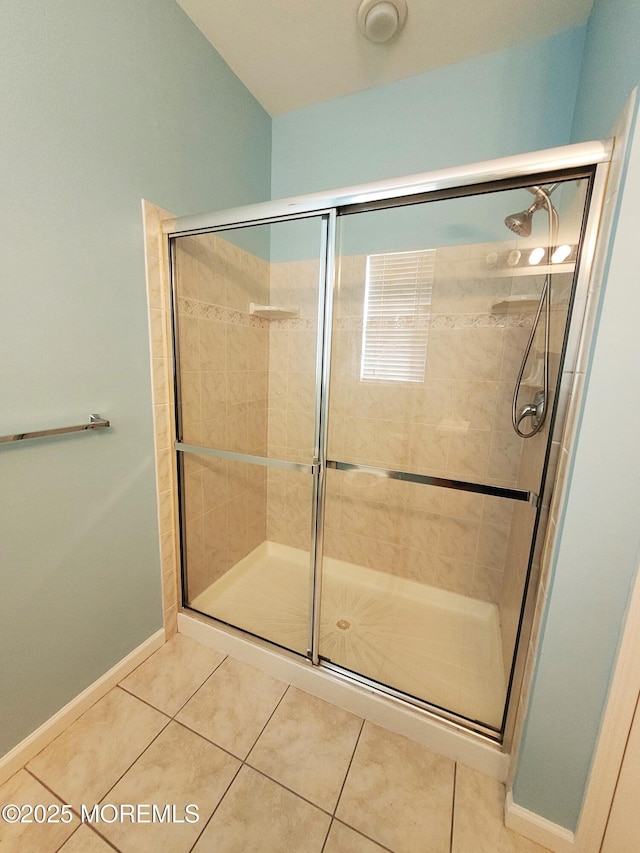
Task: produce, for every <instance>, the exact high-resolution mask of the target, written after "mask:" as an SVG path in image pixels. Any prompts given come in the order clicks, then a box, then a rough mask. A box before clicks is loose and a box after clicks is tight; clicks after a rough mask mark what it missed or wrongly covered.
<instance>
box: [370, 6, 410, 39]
mask: <svg viewBox="0 0 640 853" xmlns="http://www.w3.org/2000/svg"><path fill="white" fill-rule="evenodd" d="M406 18H407V3H406V0H363V2H362V3H361V4H360V8H359V9H358V26H359V27H360V30H361V31H362V33H363V34H364V35H365V36H366V37H367V38H368V39H369V41H373V42H376V43H377V44H384V42H386V41H389V40H390V39H392V38H393V37H394V36H395V34H396V33H397V32H398V31H399V30H401V29H402V26H403V24H404V22H405V20H406Z"/></svg>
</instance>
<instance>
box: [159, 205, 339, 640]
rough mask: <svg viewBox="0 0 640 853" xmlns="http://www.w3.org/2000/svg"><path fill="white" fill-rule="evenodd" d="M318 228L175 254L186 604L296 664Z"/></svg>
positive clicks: (228, 233) (178, 249)
mask: <svg viewBox="0 0 640 853" xmlns="http://www.w3.org/2000/svg"><path fill="white" fill-rule="evenodd" d="M326 224H327V218H326V217H321V216H316V217H311V218H305V219H298V220H294V221H289V222H278V223H270V224H259V225H249V226H247V227H245V228H232V229H228V230H223V231H219V232H216V233H209V234H199V235H194V236H183V237H178V238H176V239H175V240H174V241H173V281H174V286H173V291H174V329H175V339H176V378H177V381H176V397H177V415H178V420H177V435H178V443H177V449H178V463H179V476H180V487H181V531H182V556H183V598H184V602H185V604H186V605H187V606H189V607H191V608H193V609H194V610H197V611H199V612H201V613H204V614H206V615H209V616H212V617H214V618H216V619H218V620H220V621H221V622H224V623H226V624H228V625H231V626H234V627H236V628H240V629H242V630H244V631H247V632H249V633H251V634H254V635H256V636H258V637H261V638H264V639H267V640H270V641H271V642H274V643H277V644H278V645H280V646H283V647H285V648H287V649H290V650H292V651H295V652H299V653H301V654H306V653H307V650H308V648H309V643H310V636H309V635H310V628H309V620H310V609H309V608H310V571H311V566H310V560H311V552H310V545H311V530H312V521H313V518H314V516H315V504H316V492H317V457H318V436H317V427H316V423H317V406H318V404H317V400H318V396H319V391H318V375H319V361H318V359H319V341H320V342H321V336H320V337H319V335H318V326H319V324H318V305H319V301H320V282H321V281H322V282H323V281H324V264H325V262H324V253H325V250H326ZM279 257H282V258H283V259H285V260H281V261H279V260H278V258H279ZM321 316H322V315H321Z"/></svg>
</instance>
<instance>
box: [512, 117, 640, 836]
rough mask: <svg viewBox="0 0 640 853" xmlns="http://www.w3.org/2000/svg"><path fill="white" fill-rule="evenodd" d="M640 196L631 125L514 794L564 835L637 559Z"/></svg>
mask: <svg viewBox="0 0 640 853" xmlns="http://www.w3.org/2000/svg"><path fill="white" fill-rule="evenodd" d="M639 193H640V131H639V129H638V127H636V130H635V134H634V144H633V147H632V149H631V151H630V156H629V162H628V170H627V174H626V180H625V187H624V191H623V192H622V195H621V198H620V199H618V200H617V203H618V216H617V227H616V231H615V238H614V240H613V241H612V244H611V246H610V255H609V261H608V264H607V269H606V272H605V283H604V291H603V293H602V302H601V306H600V318H599V324H598V330H597V337H596V342H595V347H594V349H593V352H592V353H591V360H590V367H589V370H588V373H587V380H586V389H587V390H586V395H585V400H584V408H583V411H582V416H581V420H580V427H579V436H578V441H577V447H576V452H575V454H574V459H573V464H572V468H571V472H570V478H571V479H570V488H569V493H568V496H567V501H566V506H565V508H564V511H563V515H562V517H561V521H560V537H559V542H558V546H557V548H556V554H555V559H554V566H553V577H552V585H551V592H550V599H549V603H548V607H547V613H546V616H545V623H544V626H543V632H542V634H541V641H540V653H539V658H538V663H537V666H536V672H535V677H534V683H533V688H532V693H531V698H530V703H529V709H528V714H527V720H526V725H525V731H524V736H523V739H522V746H521V751H520V756H519V761H518V769H517V774H516V778H515V784H514V791H513V797H514V801H515V802H516V803H518V804H519V805H522V806H524V807H525V808H527V809H529V810H530V811H533V812H536V813H537V814H540V815H543V816H544V817H546V818H547V819H549V820H551V821H553V822H554V823H558V824H560V825H561V826H564V827H567V828H568V829H572V830H573V829H575V827H576V825H577V822H578V818H579V814H580V809H581V805H582V801H583V797H584V793H585V789H586V784H587V777H588V772H589V768H590V766H591V761H592V758H593V752H594V749H595V745H596V740H597V735H598V730H599V726H600V722H601V718H602V713H603V710H604V707H605V704H606V700H607V692H608V688H609V684H610V680H611V677H612V673H613V666H614V663H615V657H616V653H617V649H618V645H619V642H620V637H621V632H622V629H623V625H624V618H625V612H626V608H627V605H628V601H629V596H630V592H631V586H632V584H633V581H634V578H635V574H636V570H637V568H638V564H639V561H640V525H639V523H638V520H639V519H640V453H639V452H638V426H637V425H638V423H639V422H640V400H639V399H638V395H637V393H636V389H637V388H638V387H639V386H640V348H639V347H638V334H637V323H638V317H640V288H639V287H638V274H637V243H638V238H637V230H638V228H637V198H638V194H639ZM613 203H614V204H615V203H616V199H615V198H614V200H613Z"/></svg>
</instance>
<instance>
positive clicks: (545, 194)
mask: <svg viewBox="0 0 640 853" xmlns="http://www.w3.org/2000/svg"><path fill="white" fill-rule="evenodd" d="M557 186H558V184H557V183H555V184H550V185H549V186H548V187H546V188H545V187H541V186H533V187H527V189H528V190H529V192H531V193H533V195H534V196H535V199H534V201H533V203H532V204H531V205H530V206H529V207H528V208H527V209H526V210H523V211H521V212H520V213H513V214H511V215H510V216H507V217H506V219H505V220H504V224H505V225H506V226H507V228H509V229H510V230H511V231H513V232H514V234H517V235H518V236H519V237H528V236H529V235H530V234H531V221H532V219H533V216H534V214H535V213H536V212H537V211H538V210H540V209H541V208H543V207H544V208H545V210H546V211H547V214H548V217H549V246H548V256H549V257H551V255H552V254H553V251H554V248H555V242H556V237H557V233H558V212H557V210H556V209H555V207H554V206H553V204H552V203H551V198H550V196H551V193H552V192H553V191H554V190H555V188H556V187H557ZM543 307H544V308H545V322H544V356H543V361H544V363H543V380H542V381H543V388H542V389H541V390H539V391H538V392H537V393H536V395H535V399H534V402H532V403H527V404H526V405H524V406H523V407H522V408H521V409H520V411H518V394H519V393H520V388H521V386H522V377H523V376H524V371H525V368H526V366H527V361H528V359H529V355H530V353H531V348H532V346H533V341H534V339H535V336H536V332H537V330H538V324H539V322H540V316H541V314H542V309H543ZM550 323H551V272H550V271H548V272H547V274H546V276H545V279H544V284H543V285H542V291H541V293H540V301H539V302H538V307H537V309H536V313H535V317H534V320H533V324H532V327H531V334H530V335H529V340H528V342H527V346H526V347H525V350H524V354H523V356H522V363H521V365H520V370H519V372H518V378H517V379H516V384H515V388H514V391H513V400H512V405H511V424H512V426H513V428H514V430H515V431H516V433H517V434H518V435H519V436H520V437H521V438H532V437H533V436H534V435H536V433H538V432H540V430H541V429H542V427H543V426H544V422H545V419H546V416H547V410H548V403H549V329H550ZM527 418H531V423H532V428H531V429H530V430H529V431H528V432H524V431H523V430H522V429H521V426H520V425H521V424H522V423H523V421H525V420H526V419H527Z"/></svg>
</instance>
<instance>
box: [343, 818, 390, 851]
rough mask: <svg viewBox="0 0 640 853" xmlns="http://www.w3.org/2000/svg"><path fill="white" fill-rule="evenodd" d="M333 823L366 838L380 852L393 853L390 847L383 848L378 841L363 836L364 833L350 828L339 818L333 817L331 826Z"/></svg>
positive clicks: (368, 836) (349, 825)
mask: <svg viewBox="0 0 640 853" xmlns="http://www.w3.org/2000/svg"><path fill="white" fill-rule="evenodd" d="M333 823H340V824H342V826H346V827H347V829H351V830H352V831H353V832H355V833H357V834H358V835H360V836H361V837H362V838H366V839H367V841H370V842H371V843H372V844H375V845H376V846H378V847H379V848H380V849H381V850H386V851H387V853H395V851H393V850H392V849H391V848H390V847H385V846H384V844H382V843H381V842H380V841H376V839H375V838H372V837H371V836H370V835H365V833H364V832H362V830H360V829H356V828H355V827H353V826H351V824H349V823H346V822H345V821H344V820H340V818H339V817H334V818H333V821H332V825H333Z"/></svg>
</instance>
